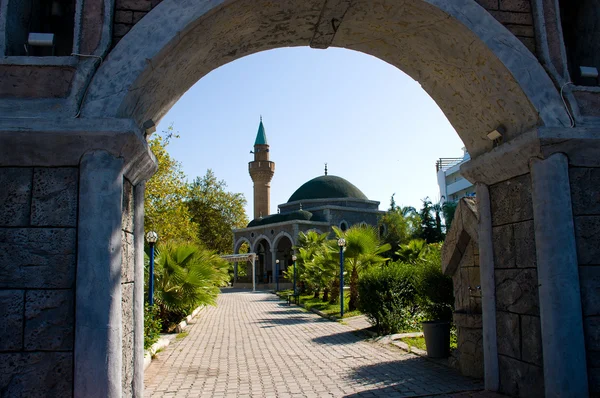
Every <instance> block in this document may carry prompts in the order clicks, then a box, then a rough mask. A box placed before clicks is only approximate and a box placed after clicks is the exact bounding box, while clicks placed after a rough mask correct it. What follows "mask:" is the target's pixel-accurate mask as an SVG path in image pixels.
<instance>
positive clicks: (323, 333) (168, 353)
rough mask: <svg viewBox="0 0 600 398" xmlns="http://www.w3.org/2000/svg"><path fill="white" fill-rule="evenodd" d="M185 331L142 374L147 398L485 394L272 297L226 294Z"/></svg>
mask: <svg viewBox="0 0 600 398" xmlns="http://www.w3.org/2000/svg"><path fill="white" fill-rule="evenodd" d="M188 331H189V335H188V336H187V337H185V338H184V339H181V340H179V341H176V342H174V343H173V344H171V345H170V346H169V347H168V348H167V349H166V350H165V351H164V352H161V353H159V354H158V358H157V359H156V360H155V361H153V362H152V364H151V365H150V367H149V368H148V370H147V371H146V375H145V382H146V391H145V396H146V397H150V396H152V397H216V398H218V397H347V396H350V397H359V396H360V397H362V396H364V397H416V396H432V395H434V396H437V397H446V396H460V397H468V396H471V394H470V393H468V394H459V395H455V394H452V393H453V392H454V393H455V392H461V391H462V392H464V391H469V390H481V389H482V388H483V387H482V385H481V382H480V381H478V380H473V379H469V378H466V377H463V376H460V375H459V374H458V373H456V372H454V371H452V370H450V369H448V368H446V367H444V366H440V365H438V364H436V363H433V362H431V361H428V360H426V359H423V358H419V357H417V356H415V355H413V354H407V353H405V352H403V351H401V350H400V349H398V348H396V347H393V346H387V345H382V344H378V343H373V342H369V341H365V340H364V337H363V336H360V335H357V333H358V332H356V331H354V330H353V329H352V328H351V327H349V326H346V325H342V324H340V323H337V322H332V321H328V320H324V319H323V318H321V317H319V316H318V315H316V314H313V313H310V312H304V311H302V310H300V309H299V308H298V307H295V306H291V307H288V306H287V305H286V304H285V303H284V302H282V301H279V300H278V299H277V298H276V297H275V296H274V295H272V294H270V293H259V292H257V293H251V292H240V291H235V290H225V292H224V293H223V294H221V295H220V296H219V299H218V306H217V307H209V308H206V309H204V310H203V311H202V312H200V314H199V315H198V317H197V318H196V320H195V321H194V322H193V323H192V325H191V327H189V328H188ZM477 396H479V395H477Z"/></svg>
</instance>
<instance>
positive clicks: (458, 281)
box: [451, 239, 483, 378]
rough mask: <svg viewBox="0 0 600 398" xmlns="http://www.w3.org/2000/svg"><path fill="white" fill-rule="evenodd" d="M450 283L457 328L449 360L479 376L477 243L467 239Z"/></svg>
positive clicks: (479, 320)
mask: <svg viewBox="0 0 600 398" xmlns="http://www.w3.org/2000/svg"><path fill="white" fill-rule="evenodd" d="M452 282H453V284H454V300H455V302H454V309H455V313H454V324H455V325H456V328H457V338H458V341H457V350H456V351H455V352H454V353H453V358H452V359H453V360H452V359H451V363H453V365H454V366H455V367H456V368H457V369H458V370H459V371H460V372H461V373H462V374H464V375H466V376H471V377H477V378H482V377H483V330H482V323H481V289H479V287H480V286H481V281H480V274H479V247H478V244H477V242H476V241H475V240H474V239H471V240H470V241H469V243H468V245H467V248H466V250H465V252H464V254H463V257H462V259H461V260H460V263H459V264H458V269H457V270H456V273H455V274H454V275H453V276H452Z"/></svg>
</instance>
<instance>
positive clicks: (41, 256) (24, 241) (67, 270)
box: [0, 228, 76, 289]
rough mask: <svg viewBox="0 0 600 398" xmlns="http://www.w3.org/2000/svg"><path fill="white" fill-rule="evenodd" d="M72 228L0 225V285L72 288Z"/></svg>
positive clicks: (73, 256) (73, 265) (73, 232)
mask: <svg viewBox="0 0 600 398" xmlns="http://www.w3.org/2000/svg"><path fill="white" fill-rule="evenodd" d="M75 239H76V230H75V229H73V228H0V288H8V289H14V288H19V289H22V288H38V289H44V288H71V287H73V283H74V276H75V251H76V246H75V245H76V242H75Z"/></svg>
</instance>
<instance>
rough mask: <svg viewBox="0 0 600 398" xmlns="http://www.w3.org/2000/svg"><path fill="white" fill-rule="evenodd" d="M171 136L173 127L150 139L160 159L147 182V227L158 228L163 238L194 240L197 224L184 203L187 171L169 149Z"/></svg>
mask: <svg viewBox="0 0 600 398" xmlns="http://www.w3.org/2000/svg"><path fill="white" fill-rule="evenodd" d="M171 137H173V133H172V127H170V128H169V130H167V131H165V132H163V134H162V135H157V136H156V137H155V138H153V139H151V140H150V141H149V142H148V144H149V146H150V149H151V150H152V152H153V153H154V155H155V156H156V159H157V160H158V170H157V171H156V173H155V174H154V175H153V176H152V178H150V179H149V180H148V182H147V183H146V195H145V198H144V206H145V217H144V224H145V229H146V231H156V232H157V233H158V236H159V239H160V241H162V242H186V241H195V240H196V239H197V235H196V228H195V225H194V223H193V222H192V217H191V215H190V213H189V211H188V208H187V206H186V204H185V199H186V198H187V196H188V186H187V183H186V181H185V174H184V173H183V171H182V170H181V163H179V162H177V161H176V160H175V159H173V158H172V157H171V156H170V155H169V153H168V152H167V146H168V144H169V141H170V139H171Z"/></svg>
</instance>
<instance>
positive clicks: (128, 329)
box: [121, 283, 134, 397]
mask: <svg viewBox="0 0 600 398" xmlns="http://www.w3.org/2000/svg"><path fill="white" fill-rule="evenodd" d="M121 292H122V295H123V298H122V302H121V309H122V313H123V314H122V319H123V380H122V383H123V397H131V396H132V395H133V388H132V383H133V361H134V358H133V314H134V310H133V283H123V284H122V285H121Z"/></svg>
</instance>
